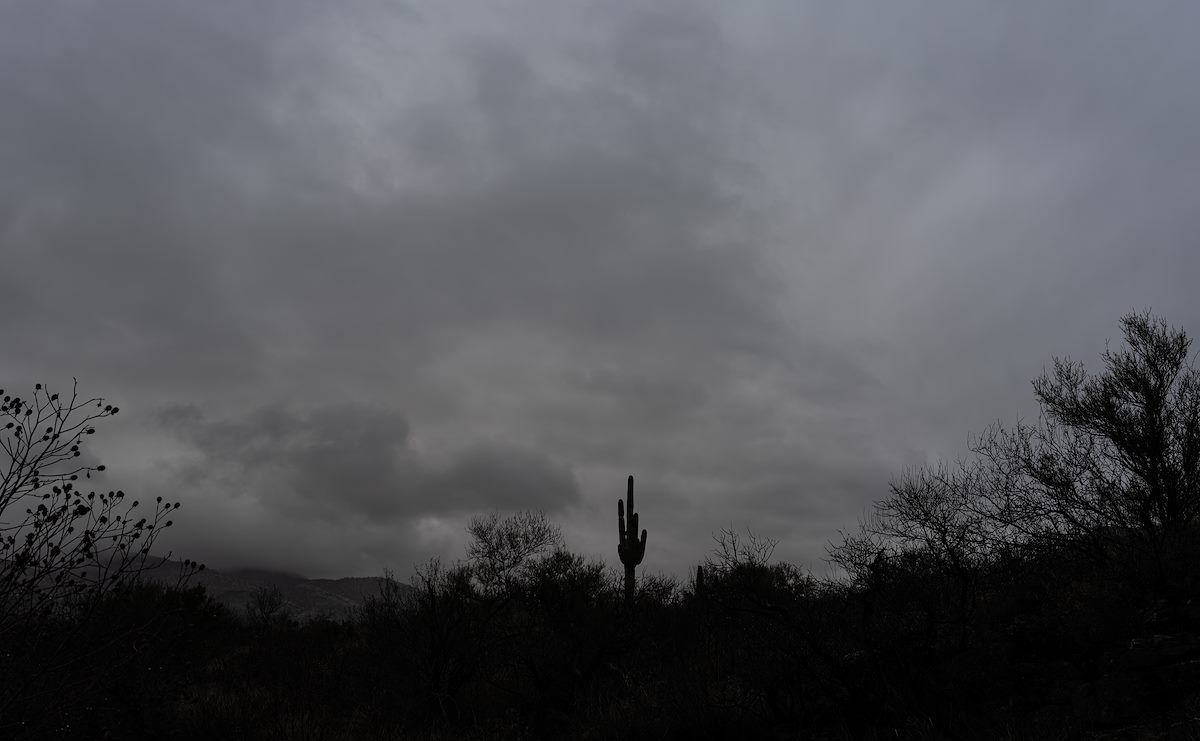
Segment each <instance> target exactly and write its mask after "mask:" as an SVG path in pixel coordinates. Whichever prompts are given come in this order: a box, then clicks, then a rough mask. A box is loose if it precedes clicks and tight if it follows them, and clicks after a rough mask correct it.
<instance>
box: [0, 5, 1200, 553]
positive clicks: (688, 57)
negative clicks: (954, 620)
mask: <svg viewBox="0 0 1200 741" xmlns="http://www.w3.org/2000/svg"><path fill="white" fill-rule="evenodd" d="M1019 6H1024V7H1019ZM1197 20H1200V17H1198V14H1197V12H1196V11H1195V10H1194V9H1193V8H1192V7H1191V6H1190V5H1187V4H1182V3H1176V4H1171V3H1165V2H1164V3H1157V2H1150V3H1141V4H1136V5H1135V4H1128V3H1103V2H1102V3H1096V2H1087V3H1075V2H1072V3H1064V4H1055V5H1047V4H1016V5H1014V4H1000V3H987V2H959V1H958V0H953V1H952V0H929V1H926V2H917V3H906V4H904V5H903V6H900V5H896V4H889V3H878V2H870V3H858V4H851V3H838V4H829V3H805V2H797V3H772V4H762V5H754V6H753V7H751V6H747V5H744V4H737V5H735V4H719V3H702V2H663V3H654V4H652V5H648V4H645V3H638V2H632V1H629V2H603V3H597V2H583V1H580V2H562V3H554V4H545V3H532V2H512V3H505V4H503V5H501V4H494V3H487V2H483V3H470V4H461V3H434V2H413V3H404V4H402V3H396V2H389V1H387V0H339V2H297V1H293V0H288V1H284V0H277V1H272V2H259V3H254V4H245V3H237V2H232V1H217V2H204V3H199V2H191V3H189V2H182V1H179V2H160V1H157V0H155V1H152V0H113V1H112V2H105V3H98V2H85V1H84V0H76V1H73V2H65V3H53V4H51V3H43V2H33V1H32V0H16V1H14V2H7V3H4V4H3V6H0V106H2V108H3V111H4V114H3V115H2V116H0V165H2V167H0V336H2V337H3V338H4V340H5V342H6V343H7V345H8V346H9V347H14V348H21V350H20V351H19V352H10V353H6V354H5V356H4V357H3V358H2V359H0V375H3V376H4V377H5V379H7V380H5V384H6V385H12V384H13V383H16V382H17V381H21V380H23V379H28V380H30V381H31V382H32V381H33V380H60V381H61V380H62V379H63V378H65V377H69V376H70V375H77V376H79V377H80V379H81V383H82V384H83V386H84V390H85V391H89V392H96V393H103V394H104V395H105V396H107V397H110V398H112V399H114V400H115V401H117V402H119V403H120V404H121V406H122V409H123V413H122V415H121V419H119V420H116V421H114V423H113V424H112V425H111V426H108V427H106V429H105V430H104V433H105V434H104V436H101V435H98V436H97V438H102V439H99V440H98V443H97V447H98V450H99V452H100V453H101V454H102V457H103V458H104V460H105V461H106V463H108V464H109V468H110V472H111V473H110V476H112V477H115V476H116V473H115V472H116V471H119V470H123V471H125V474H123V475H126V476H128V477H129V484H130V485H129V486H125V488H127V489H128V488H132V486H133V485H138V486H141V487H143V488H149V489H153V488H171V489H173V490H176V491H177V492H178V493H179V495H180V496H181V498H183V499H184V501H185V503H186V504H187V507H188V508H187V510H186V514H187V517H186V518H181V520H187V521H188V524H186V525H185V526H184V528H185V529H181V530H180V531H179V534H178V537H179V538H180V540H179V547H180V548H181V549H182V548H184V547H187V548H191V549H192V550H193V551H194V553H193V554H191V555H196V556H198V557H201V558H207V559H210V560H214V559H216V560H220V559H224V561H225V563H227V564H229V565H238V562H244V563H246V564H248V565H253V564H252V563H251V562H258V563H260V564H261V565H266V566H272V567H279V568H290V569H294V570H297V571H302V572H303V571H308V572H311V573H322V574H326V575H337V574H339V572H340V573H378V571H379V569H380V568H382V567H383V566H387V565H392V566H397V567H398V568H400V569H401V570H406V569H407V566H408V565H409V564H411V563H412V562H414V561H419V560H422V558H423V556H424V555H431V554H435V553H437V554H441V555H450V556H453V555H457V554H458V553H460V552H461V551H460V546H461V539H462V526H463V524H464V523H465V520H466V518H467V517H469V516H470V514H472V513H473V512H475V511H477V510H481V509H486V508H490V507H496V508H501V509H515V508H522V507H535V508H543V509H547V510H551V511H554V512H555V513H556V517H558V518H560V519H561V520H562V521H563V522H564V525H565V526H566V528H567V531H568V537H569V539H570V540H571V542H572V544H573V545H577V546H578V547H579V548H581V549H584V550H589V551H590V552H594V553H598V554H602V555H605V556H608V557H610V558H611V555H612V554H611V551H612V547H613V543H611V542H610V541H611V540H612V537H611V529H612V528H611V522H610V520H611V519H612V516H613V515H612V512H611V510H612V508H613V506H614V505H613V502H612V500H613V499H614V498H615V496H617V495H619V494H620V491H621V489H622V482H623V480H624V475H625V474H627V473H631V472H632V473H634V474H636V475H637V476H638V481H639V491H641V492H643V495H642V497H640V498H639V502H640V508H643V509H644V511H645V514H644V516H643V521H644V522H645V523H647V525H648V526H650V523H651V522H653V523H654V524H653V527H652V529H651V532H652V534H651V542H652V543H653V544H654V547H655V548H658V549H659V550H657V551H656V554H655V559H656V563H658V564H660V565H661V566H662V568H664V569H667V570H672V569H674V570H681V569H682V567H683V566H684V565H686V564H687V563H688V562H694V561H695V560H698V559H699V558H700V557H701V556H702V555H703V552H704V550H705V549H706V548H708V547H709V540H708V533H710V532H711V531H713V530H715V529H717V528H720V527H727V526H730V525H735V526H738V527H741V526H745V525H749V526H752V527H756V528H757V529H760V530H764V529H765V530H766V531H767V532H766V534H767V535H771V536H774V537H780V538H782V539H783V543H782V544H781V547H780V554H781V555H783V556H787V557H792V558H797V559H800V560H803V561H806V562H810V563H812V562H815V561H816V560H817V559H819V558H820V556H821V550H822V547H823V544H824V543H825V542H826V541H827V540H828V539H829V538H830V537H832V536H833V533H834V531H836V529H837V528H838V527H845V526H850V525H852V524H853V523H854V521H855V519H856V518H857V516H858V514H859V513H860V512H861V510H862V508H863V507H864V506H866V505H867V504H868V503H869V502H870V500H871V499H872V498H874V497H876V496H879V495H880V494H882V493H884V492H885V491H886V484H887V479H888V478H889V477H890V476H891V475H893V474H894V473H896V472H898V471H899V470H900V469H901V468H902V467H903V466H905V465H908V464H913V463H921V462H923V461H925V460H927V459H931V458H936V457H938V456H939V455H953V454H954V453H956V452H958V451H959V450H960V449H961V444H962V442H963V441H964V440H965V437H966V434H967V433H968V432H969V431H971V430H979V429H981V428H982V427H983V426H984V425H986V424H988V423H989V422H990V421H992V420H993V419H995V418H996V417H1005V418H1007V419H1011V418H1012V416H1014V415H1015V414H1016V413H1017V412H1018V411H1020V412H1024V413H1026V414H1028V413H1029V411H1030V408H1029V407H1030V405H1029V399H1030V393H1029V392H1030V389H1029V385H1028V381H1029V379H1030V378H1031V377H1032V376H1033V375H1035V374H1036V373H1037V372H1039V371H1040V370H1041V368H1042V366H1043V365H1044V364H1045V363H1046V362H1048V360H1049V357H1050V355H1052V354H1055V353H1060V354H1061V353H1072V354H1075V355H1077V356H1079V357H1081V358H1083V359H1086V360H1088V361H1092V360H1093V359H1094V358H1095V357H1096V354H1097V353H1098V352H1099V351H1100V349H1102V347H1103V341H1104V339H1105V338H1106V337H1111V336H1113V335H1114V334H1115V333H1116V319H1117V317H1118V316H1119V315H1120V314H1121V313H1123V312H1125V311H1127V310H1129V309H1132V308H1141V307H1144V306H1153V307H1154V308H1155V309H1156V310H1158V311H1160V312H1162V313H1163V314H1165V315H1166V316H1167V317H1168V318H1169V319H1170V320H1171V321H1173V322H1175V323H1177V324H1178V323H1182V324H1184V325H1185V326H1187V327H1190V328H1192V329H1193V332H1195V331H1196V330H1195V327H1196V326H1200V321H1197V320H1198V319H1200V316H1198V315H1197V313H1196V312H1197V309H1196V305H1195V303H1194V301H1193V300H1192V296H1193V294H1194V291H1193V283H1194V276H1195V275H1197V274H1200V262H1198V260H1200V257H1197V255H1200V251H1197V250H1196V249H1195V248H1194V245H1193V242H1194V241H1195V237H1196V234H1197V233H1198V232H1200V217H1198V216H1197V214H1200V208H1198V207H1200V202H1198V200H1197V199H1200V195H1198V194H1200V187H1197V186H1198V185H1200V183H1197V175H1196V173H1197V172H1200V162H1198V161H1197V153H1196V152H1197V150H1196V147H1195V146H1194V143H1193V142H1192V138H1193V134H1192V132H1194V131H1195V130H1196V129H1197V126H1198V124H1200V99H1198V98H1197V97H1196V96H1195V95H1192V94H1191V93H1190V90H1191V88H1192V81H1193V79H1194V78H1195V76H1196V74H1197V72H1200V53H1198V52H1197V51H1196V49H1197V47H1196V45H1195V44H1194V43H1192V39H1191V38H1190V35H1191V29H1192V28H1194V27H1195V21H1197ZM60 385H61V384H60ZM396 410H403V413H400V412H398V411H396ZM127 415H128V416H127ZM164 425H165V429H169V430H171V431H173V434H172V435H164V434H163V431H164V427H163V426H164ZM647 558H648V560H649V558H650V556H649V555H648V556H647Z"/></svg>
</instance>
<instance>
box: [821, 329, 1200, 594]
mask: <svg viewBox="0 0 1200 741" xmlns="http://www.w3.org/2000/svg"><path fill="white" fill-rule="evenodd" d="M1120 324H1121V329H1122V333H1123V335H1124V338H1125V345H1126V347H1125V348H1124V349H1121V350H1117V351H1114V350H1111V349H1106V350H1105V352H1104V354H1103V355H1102V358H1103V361H1104V370H1103V372H1101V373H1100V374H1098V375H1092V374H1089V373H1088V372H1087V371H1086V370H1085V368H1084V365H1083V364H1082V363H1080V362H1076V361H1072V360H1070V359H1061V358H1055V359H1054V361H1053V368H1052V370H1049V371H1047V372H1044V373H1043V374H1042V375H1041V376H1040V377H1038V378H1037V379H1035V380H1034V382H1033V388H1034V395H1035V397H1036V399H1037V402H1038V405H1039V408H1040V414H1039V418H1038V422H1037V423H1036V424H1027V423H1024V422H1018V423H1017V424H1016V426H1015V427H1014V428H1012V429H1005V428H1003V427H1001V426H999V425H996V426H993V427H992V428H990V429H989V430H987V431H986V432H985V433H984V434H983V435H981V436H979V437H978V438H976V439H974V440H973V441H972V444H971V446H970V447H971V452H972V454H973V457H972V458H970V459H967V460H964V461H960V462H959V463H958V465H957V466H956V467H949V466H945V465H939V466H936V467H927V468H922V469H917V470H914V471H910V472H906V473H905V474H904V475H903V476H902V477H901V479H900V480H899V481H897V482H894V483H893V484H892V486H891V491H890V495H889V496H888V497H887V498H885V499H884V500H883V501H881V502H879V503H877V504H876V507H875V511H874V513H873V515H872V516H871V517H869V518H868V519H867V521H866V522H865V523H864V524H863V526H862V528H861V533H860V534H859V535H857V536H850V537H847V538H845V542H843V544H842V545H840V546H838V547H835V548H833V549H832V551H831V556H832V560H833V561H834V562H835V563H839V564H841V565H843V566H845V567H847V569H848V570H850V571H852V572H859V573H864V571H865V569H866V567H867V566H868V565H869V563H871V562H873V561H875V560H877V559H879V558H883V559H886V558H887V557H889V555H890V554H894V552H895V551H896V550H903V549H904V548H906V547H915V548H920V549H923V550H925V551H927V552H929V553H930V554H932V555H934V556H936V557H937V558H938V559H940V560H941V561H942V562H944V563H947V564H949V565H950V566H952V567H953V568H954V569H955V570H956V571H958V572H960V573H963V574H966V573H969V571H970V570H971V569H972V568H973V567H974V566H975V565H978V564H979V563H980V562H982V561H985V560H987V559H989V558H992V557H994V556H995V555H996V554H997V553H999V552H1003V551H1009V550H1011V549H1012V548H1025V549H1030V548H1032V549H1047V548H1048V549H1063V548H1068V549H1071V550H1074V551H1076V552H1079V553H1083V554H1085V555H1087V556H1089V557H1091V558H1094V559H1097V560H1098V561H1105V562H1106V561H1109V560H1111V559H1113V558H1124V557H1126V556H1140V557H1147V558H1148V559H1149V560H1150V562H1151V563H1153V564H1154V565H1155V567H1156V569H1157V571H1158V574H1159V575H1160V576H1165V573H1166V571H1167V570H1168V569H1169V567H1170V566H1171V565H1172V564H1179V563H1182V562H1183V561H1184V560H1186V559H1181V558H1180V557H1179V548H1181V547H1183V546H1184V545H1185V544H1186V542H1187V541H1188V538H1189V537H1191V536H1192V535H1193V533H1192V531H1193V530H1194V529H1195V528H1196V526H1197V519H1198V517H1200V374H1198V373H1197V371H1196V369H1195V368H1194V366H1193V364H1192V362H1191V359H1190V357H1189V350H1190V347H1191V338H1189V337H1188V336H1187V334H1186V333H1185V332H1184V331H1183V330H1181V329H1173V328H1171V327H1169V326H1168V325H1167V323H1166V322H1165V321H1164V320H1163V319H1161V318H1159V317H1156V316H1154V315H1152V314H1150V313H1149V312H1143V313H1131V314H1128V315H1126V316H1124V317H1122V318H1121V322H1120Z"/></svg>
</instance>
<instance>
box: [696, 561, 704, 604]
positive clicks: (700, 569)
mask: <svg viewBox="0 0 1200 741" xmlns="http://www.w3.org/2000/svg"><path fill="white" fill-rule="evenodd" d="M695 594H696V596H697V597H700V596H701V595H703V594H704V566H703V565H699V566H697V567H696V589H695Z"/></svg>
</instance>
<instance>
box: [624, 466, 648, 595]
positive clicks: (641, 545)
mask: <svg viewBox="0 0 1200 741" xmlns="http://www.w3.org/2000/svg"><path fill="white" fill-rule="evenodd" d="M625 498H626V499H627V500H628V502H629V506H628V509H629V527H628V528H627V527H625V509H626V506H625V502H622V501H621V500H620V499H618V500H617V533H618V535H620V538H621V540H620V542H618V543H617V555H618V556H620V557H621V563H623V564H625V602H626V603H627V604H629V603H632V602H633V595H634V591H635V588H636V585H637V582H636V578H635V576H634V569H635V568H637V565H638V564H640V563H641V562H642V558H644V557H645V555H646V531H645V530H643V531H642V538H641V540H638V537H637V531H638V515H637V512H634V511H633V477H632V476H630V477H629V485H628V487H627V488H626V490H625Z"/></svg>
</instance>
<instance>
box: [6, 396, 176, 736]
mask: <svg viewBox="0 0 1200 741" xmlns="http://www.w3.org/2000/svg"><path fill="white" fill-rule="evenodd" d="M77 389H78V384H75V385H73V386H72V390H71V394H70V397H69V398H63V397H62V396H60V395H59V394H58V393H54V392H51V390H50V389H49V388H47V387H45V386H43V385H42V384H40V383H39V384H37V385H35V386H34V391H33V394H32V396H31V397H29V398H25V397H21V396H17V395H12V394H6V393H5V391H3V390H0V451H3V452H2V454H0V645H4V646H6V647H8V648H9V650H7V651H5V652H4V653H3V654H0V679H3V681H4V684H5V689H4V691H3V692H0V718H3V717H4V716H5V714H6V713H7V712H8V711H9V710H11V709H12V708H13V707H15V706H21V705H27V704H29V703H31V702H36V701H37V700H38V698H42V697H46V696H52V695H54V694H55V693H58V692H60V691H62V690H63V688H64V683H67V684H69V683H70V681H71V680H70V679H69V678H70V677H71V676H72V675H71V672H72V667H75V666H77V665H83V664H85V663H86V662H87V661H88V660H89V654H88V653H87V652H83V651H80V650H79V649H78V647H75V648H71V649H69V648H68V646H69V644H70V642H71V640H72V638H73V636H74V633H75V632H78V631H80V630H83V627H84V625H85V624H86V623H87V620H88V618H89V617H91V616H93V615H95V614H97V610H98V608H99V606H100V605H101V603H102V602H103V601H104V600H105V598H106V597H108V596H109V595H111V594H113V593H116V592H120V591H122V590H124V589H126V588H127V587H128V586H130V585H131V584H132V583H133V582H134V581H135V580H136V579H137V578H138V576H139V575H140V574H141V573H142V571H143V570H144V569H145V567H146V558H147V556H148V555H149V553H150V550H151V548H152V547H153V545H154V542H155V540H156V538H157V537H158V535H159V533H161V532H162V530H163V529H164V528H167V527H170V526H171V524H172V521H171V520H170V519H168V517H169V516H170V513H172V512H174V511H175V510H176V509H178V508H179V503H178V502H176V503H171V502H166V501H164V500H163V498H162V497H158V498H157V499H156V501H155V502H154V503H153V505H152V506H150V507H149V508H147V507H143V506H142V504H141V503H140V502H138V501H136V500H133V501H130V499H131V498H129V497H126V495H125V493H124V492H122V491H109V492H107V493H105V492H96V491H87V492H84V491H83V490H82V489H80V488H79V487H80V485H81V479H82V480H83V481H88V480H90V479H91V478H92V476H93V474H96V473H98V472H101V471H104V469H105V467H104V466H103V465H102V464H99V463H90V462H85V461H86V459H85V458H84V457H83V444H84V439H85V438H87V437H90V436H91V435H93V434H94V433H95V432H96V427H95V423H96V422H97V421H98V420H102V419H106V418H108V417H111V416H113V415H115V414H117V412H118V411H119V409H118V408H117V407H115V406H113V405H111V404H107V403H105V401H104V400H103V399H100V398H89V399H81V398H80V397H79V394H78V390H77ZM146 509H148V510H149V511H148V512H146V513H145V516H139V514H138V513H139V511H141V510H146ZM194 566H195V565H194V564H192V563H191V562H190V561H187V562H185V564H184V572H183V573H181V574H180V581H181V582H182V580H183V579H184V578H185V577H186V576H187V575H188V574H190V573H191V571H192V569H193V568H194ZM90 648H91V649H94V650H95V651H96V652H100V651H103V650H105V649H106V646H104V645H97V646H92V647H90ZM97 655H98V654H97ZM10 664H11V665H10ZM75 674H76V675H77V674H79V672H75ZM52 675H53V676H52ZM75 679H79V677H78V676H76V677H75Z"/></svg>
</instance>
